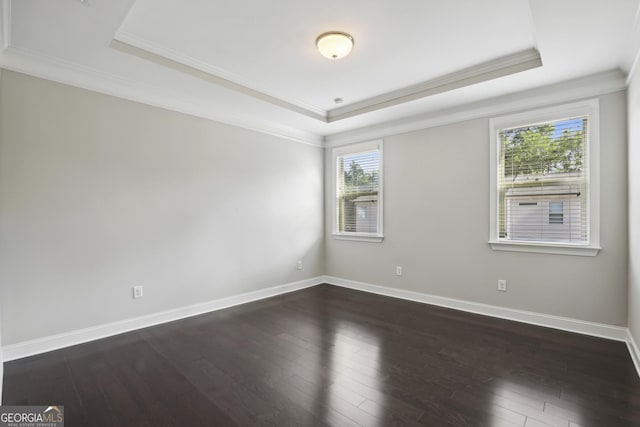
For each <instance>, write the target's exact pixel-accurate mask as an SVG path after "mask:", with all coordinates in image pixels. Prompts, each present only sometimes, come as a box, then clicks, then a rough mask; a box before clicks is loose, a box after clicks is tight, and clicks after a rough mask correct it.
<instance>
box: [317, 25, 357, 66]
mask: <svg viewBox="0 0 640 427" xmlns="http://www.w3.org/2000/svg"><path fill="white" fill-rule="evenodd" d="M316 46H317V47H318V51H319V52H320V53H321V54H322V56H324V57H326V58H329V59H331V60H335V59H340V58H344V57H345V56H347V55H349V53H351V49H353V37H351V35H350V34H347V33H343V32H340V31H328V32H326V33H323V34H320V35H319V36H318V38H317V39H316Z"/></svg>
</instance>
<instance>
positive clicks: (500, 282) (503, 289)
mask: <svg viewBox="0 0 640 427" xmlns="http://www.w3.org/2000/svg"><path fill="white" fill-rule="evenodd" d="M498 290H499V291H500V292H507V281H506V280H504V279H500V280H498Z"/></svg>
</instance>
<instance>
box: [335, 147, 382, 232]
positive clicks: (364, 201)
mask: <svg viewBox="0 0 640 427" xmlns="http://www.w3.org/2000/svg"><path fill="white" fill-rule="evenodd" d="M333 159H334V166H335V173H334V177H335V191H334V194H335V206H334V232H333V235H334V237H336V238H342V239H353V240H370V241H382V141H374V142H370V143H363V144H356V145H352V146H348V147H341V148H337V149H334V151H333Z"/></svg>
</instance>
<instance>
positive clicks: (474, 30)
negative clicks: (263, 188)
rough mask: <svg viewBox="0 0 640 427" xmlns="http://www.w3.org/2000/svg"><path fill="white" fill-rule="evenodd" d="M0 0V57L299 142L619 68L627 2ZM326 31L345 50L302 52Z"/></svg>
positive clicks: (632, 33)
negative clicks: (334, 56)
mask: <svg viewBox="0 0 640 427" xmlns="http://www.w3.org/2000/svg"><path fill="white" fill-rule="evenodd" d="M2 1H3V5H2V6H3V8H2V14H3V21H2V26H3V28H2V30H3V31H2V38H3V46H4V49H3V51H2V54H1V55H0V65H2V66H3V67H5V68H9V69H15V70H18V71H22V72H27V73H29V74H33V75H37V76H40V77H45V78H50V79H52V80H57V81H62V82H64V83H70V84H75V85H77V86H81V87H87V88H90V89H93V90H98V91H101V92H106V93H111V94H114V95H117V96H123V97H126V98H130V99H134V100H138V101H142V102H147V103H150V104H154V105H160V106H164V107H167V108H172V109H175V110H178V111H184V112H187V113H191V114H196V115H200V116H204V117H209V118H213V119H217V120H221V121H224V122H229V123H232V124H238V125H241V126H245V127H249V128H253V129H258V130H263V131H266V132H269V133H274V134H278V135H283V136H288V137H290V138H293V139H298V140H303V141H307V142H312V143H316V142H319V141H322V139H323V137H326V136H328V135H335V134H339V133H344V132H352V131H353V130H354V129H359V128H363V127H368V126H373V125H375V126H379V124H380V123H381V122H393V121H398V120H403V119H406V118H407V117H415V116H428V115H429V114H437V113H438V112H439V111H442V110H443V109H451V108H455V107H456V106H459V105H463V104H468V103H472V102H477V101H480V100H482V99H487V98H492V97H496V96H501V95H505V94H509V93H513V92H518V91H522V90H527V89H532V88H535V87H540V86H546V85H549V84H553V83H557V82H561V81H566V80H570V79H576V78H580V77H583V76H588V75H592V74H596V73H601V72H604V71H609V70H615V69H620V70H622V71H623V72H624V73H627V72H628V71H629V69H630V68H631V66H632V58H634V56H635V49H637V47H638V40H637V38H638V33H637V28H635V27H634V25H635V26H636V27H637V25H638V24H637V22H638V16H637V14H638V5H639V2H640V0H609V1H603V0H557V1H549V0H530V1H529V0H481V1H480V0H477V1H469V0H403V1H400V2H398V1H393V2H392V1H382V0H381V1H375V2H372V1H370V0H350V1H348V2H344V1H337V0H323V1H322V2H304V1H299V0H273V1H270V2H264V1H258V0H253V1H252V0H236V1H234V2H228V1H220V0H88V4H83V3H82V2H80V1H79V0H13V1H11V0H2ZM328 30H340V31H346V32H348V33H350V34H351V35H353V37H354V39H355V46H354V50H353V52H352V54H351V55H350V56H348V57H346V58H344V59H342V60H338V61H330V60H327V59H326V58H324V57H322V56H321V55H320V54H319V53H318V52H317V51H316V49H315V38H316V37H317V35H318V34H320V33H322V32H325V31H328ZM538 54H539V57H538ZM532 55H533V56H532ZM505 58H507V59H505ZM523 58H524V59H523ZM532 58H534V59H532ZM539 58H541V61H542V66H538V65H540V63H539ZM505 64H506V65H505ZM521 70H524V71H521ZM444 83H446V85H445V84H444ZM337 97H340V98H343V99H344V102H343V103H342V104H340V105H339V106H338V105H336V104H335V103H334V101H333V100H334V98H337Z"/></svg>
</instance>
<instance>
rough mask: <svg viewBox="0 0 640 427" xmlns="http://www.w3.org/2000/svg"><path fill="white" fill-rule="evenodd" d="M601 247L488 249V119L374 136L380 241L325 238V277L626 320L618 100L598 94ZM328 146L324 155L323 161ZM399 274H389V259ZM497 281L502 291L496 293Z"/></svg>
mask: <svg viewBox="0 0 640 427" xmlns="http://www.w3.org/2000/svg"><path fill="white" fill-rule="evenodd" d="M600 110H601V117H600V123H601V131H602V132H601V133H602V137H601V151H602V156H601V167H602V178H601V200H602V204H601V205H602V213H601V225H602V228H601V244H602V247H603V248H604V249H603V250H602V251H601V252H600V254H599V255H598V256H597V257H582V256H564V255H547V254H530V253H517V252H498V251H492V250H491V249H490V247H489V245H488V244H487V241H488V239H489V124H488V118H484V119H478V120H472V121H466V122H462V123H456V124H452V125H447V126H441V127H436V128H431V129H426V130H421V131H417V132H412V133H407V134H402V135H396V136H391V137H387V138H385V140H384V143H385V145H384V193H385V196H384V197H385V200H384V235H385V238H384V241H383V243H370V242H353V241H343V240H334V239H332V238H331V234H330V233H331V230H332V224H331V218H332V217H331V210H332V206H333V203H332V199H333V196H332V194H331V188H332V187H331V176H330V173H327V174H326V177H325V188H326V189H327V191H326V199H325V207H326V211H325V212H326V215H325V217H326V231H327V234H326V237H327V240H326V254H327V255H326V256H327V258H326V265H327V274H328V275H331V276H337V277H341V278H345V279H351V280H356V281H361V282H366V283H371V284H376V285H382V286H389V287H396V288H401V289H406V290H411V291H417V292H423V293H428V294H434V295H438V296H444V297H451V298H458V299H462V300H468V301H474V302H479V303H485V304H492V305H498V306H502V307H509V308H515V309H522V310H530V311H534V312H539V313H546V314H552V315H558V316H565V317H571V318H576V319H583V320H588V321H593V322H602V323H607V324H612V325H626V323H627V302H626V301H627V202H626V188H627V184H626V182H627V181H626V179H627V178H626V177H627V175H626V173H627V170H626V126H627V125H626V97H625V93H624V92H616V93H613V94H609V95H606V96H602V97H601V98H600ZM330 151H331V150H327V153H326V157H325V162H326V164H327V165H331V152H330ZM396 265H401V266H403V276H402V277H397V276H395V266H396ZM498 279H506V280H507V283H508V291H507V292H506V293H501V292H498V291H497V290H496V287H497V280H498Z"/></svg>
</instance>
